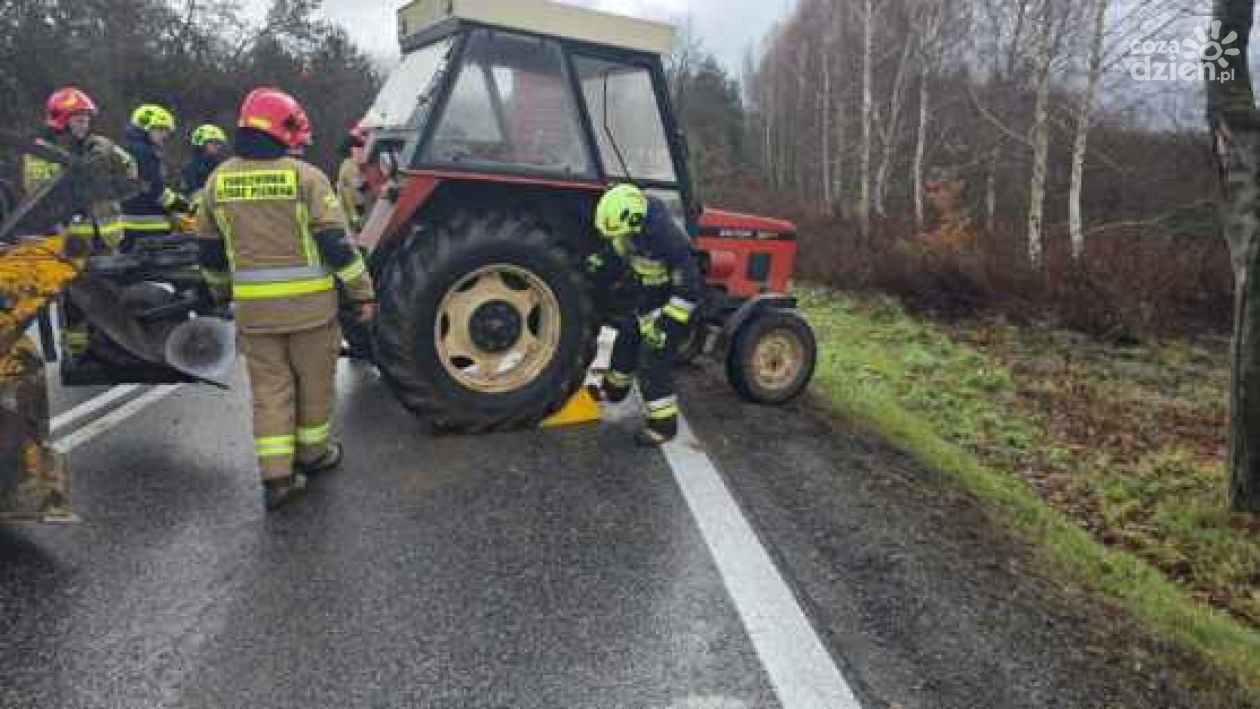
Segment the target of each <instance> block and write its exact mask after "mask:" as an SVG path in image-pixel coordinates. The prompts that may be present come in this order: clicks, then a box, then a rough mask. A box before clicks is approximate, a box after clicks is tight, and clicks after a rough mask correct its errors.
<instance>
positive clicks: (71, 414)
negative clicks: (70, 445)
mask: <svg viewBox="0 0 1260 709" xmlns="http://www.w3.org/2000/svg"><path fill="white" fill-rule="evenodd" d="M140 389H141V386H140V385H139V384H126V385H123V386H116V387H114V388H112V389H110V390H109V391H107V392H105V393H104V394H101V395H100V396H94V397H92V398H91V399H88V400H87V401H85V402H83V403H81V404H79V405H78V406H76V407H74V408H73V409H70V410H69V411H66V412H64V413H62V414H58V415H57V416H54V417H53V419H52V421H50V422H49V425H50V426H51V428H52V433H53V435H54V436H56V435H58V433H59V432H60V431H61V430H62V429H65V428H69V427H71V426H72V425H73V424H75V423H78V422H80V421H85V420H87V419H90V418H92V417H93V416H96V415H97V413H99V412H100V411H102V410H103V409H107V408H109V407H111V406H113V405H115V404H117V403H118V402H120V401H122V400H123V399H127V398H129V397H131V396H134V395H135V394H136V393H138V392H139V390H140Z"/></svg>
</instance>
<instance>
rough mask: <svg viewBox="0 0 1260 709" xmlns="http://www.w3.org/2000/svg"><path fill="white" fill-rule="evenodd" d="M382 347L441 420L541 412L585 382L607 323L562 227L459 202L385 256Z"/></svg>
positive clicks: (393, 383) (418, 399)
mask: <svg viewBox="0 0 1260 709" xmlns="http://www.w3.org/2000/svg"><path fill="white" fill-rule="evenodd" d="M378 291H379V292H378V294H377V297H378V300H379V302H380V313H379V315H378V316H377V321H376V324H375V327H374V344H375V347H374V352H373V354H374V357H375V360H376V364H377V366H378V367H379V368H380V371H381V373H382V374H383V375H384V377H385V379H386V381H387V382H388V383H389V384H390V387H391V388H392V389H393V391H394V394H395V395H396V396H397V397H398V399H399V400H400V401H401V402H402V403H403V405H404V406H406V407H407V408H408V409H409V410H411V411H412V412H414V413H416V414H418V415H420V416H423V417H427V418H429V419H430V420H431V421H432V422H433V424H434V425H435V426H436V427H438V428H439V429H442V430H448V431H457V432H466V433H478V432H482V431H494V430H505V429H514V428H521V427H526V426H531V425H534V424H536V423H537V422H539V421H541V420H542V419H543V418H545V417H546V416H547V415H548V414H551V413H552V412H554V411H556V410H557V409H559V408H560V407H561V406H563V405H564V403H565V402H566V401H568V399H569V397H570V396H572V395H573V393H574V392H576V391H577V389H578V388H579V387H580V386H581V385H582V383H583V381H584V380H585V377H586V370H587V367H588V366H590V363H591V360H592V359H593V358H594V356H595V347H596V329H597V326H598V323H597V320H596V317H595V314H594V310H593V307H592V304H591V298H590V295H589V294H588V292H587V289H586V286H585V284H584V282H583V280H582V278H581V276H580V274H579V272H578V270H577V268H576V267H575V265H574V263H573V259H572V258H571V257H570V255H569V253H568V252H566V251H565V250H564V249H563V248H562V247H561V240H560V238H559V235H558V234H555V233H553V231H552V229H551V227H549V226H548V225H547V224H546V223H545V222H544V221H542V220H541V219H538V218H535V217H533V216H531V215H529V214H513V213H488V214H477V215H473V214H469V213H467V212H457V213H455V214H453V215H451V216H449V217H446V218H442V219H439V220H437V222H436V223H435V224H433V225H431V226H425V227H423V228H417V229H416V230H415V231H414V232H413V233H412V234H411V236H410V237H409V239H408V241H407V243H405V244H403V245H402V246H401V248H399V249H398V250H397V251H396V252H394V253H393V254H392V255H391V257H390V258H389V260H388V261H387V262H386V263H385V264H383V265H382V267H381V273H380V277H379V279H378Z"/></svg>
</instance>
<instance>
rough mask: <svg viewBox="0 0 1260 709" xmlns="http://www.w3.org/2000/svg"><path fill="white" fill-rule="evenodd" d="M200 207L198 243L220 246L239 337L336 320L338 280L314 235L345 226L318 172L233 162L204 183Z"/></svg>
mask: <svg viewBox="0 0 1260 709" xmlns="http://www.w3.org/2000/svg"><path fill="white" fill-rule="evenodd" d="M203 202H204V204H203V207H202V209H201V210H200V212H199V214H198V231H199V236H200V237H201V238H210V239H222V240H223V241H224V244H225V251H226V253H227V259H228V265H229V269H230V271H231V280H232V297H233V299H234V300H235V301H236V303H237V305H236V308H237V322H238V323H239V324H240V326H241V328H242V330H244V331H246V332H251V331H252V332H273V333H274V332H295V331H299V330H305V329H309V328H313V327H318V326H320V325H323V324H325V323H327V322H328V321H329V320H331V319H333V318H334V317H335V316H336V311H337V297H336V281H335V276H336V275H340V274H334V273H333V271H332V269H330V268H328V267H327V266H326V265H325V264H324V263H323V260H322V259H321V256H320V251H319V247H318V245H317V244H316V241H315V236H314V235H315V234H316V233H319V232H321V231H324V230H328V229H339V230H345V228H346V222H345V216H344V215H343V214H342V211H341V207H340V204H339V202H338V199H337V196H336V194H334V192H333V189H332V186H331V185H330V184H329V183H328V178H327V177H325V176H324V175H323V173H321V172H320V171H319V170H318V169H317V168H315V167H314V166H312V165H309V164H307V163H304V162H302V161H300V160H296V159H293V158H280V159H277V160H246V159H243V158H232V159H229V160H228V161H226V162H224V163H223V164H222V165H220V166H219V168H218V169H216V170H215V171H214V173H213V174H212V175H211V176H210V178H209V180H208V181H207V183H206V186H205V190H204V193H203ZM360 263H361V262H360ZM347 275H349V274H347Z"/></svg>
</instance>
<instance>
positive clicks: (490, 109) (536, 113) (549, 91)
mask: <svg viewBox="0 0 1260 709" xmlns="http://www.w3.org/2000/svg"><path fill="white" fill-rule="evenodd" d="M460 64H461V66H460V71H459V75H458V77H456V79H455V84H454V87H453V90H452V91H451V95H450V99H449V100H448V102H447V104H446V108H445V109H444V111H443V113H442V116H441V119H440V120H439V122H438V124H437V131H436V132H435V133H434V136H433V139H432V141H431V142H430V145H429V148H428V152H427V154H426V155H425V161H426V162H428V163H433V164H442V165H450V166H456V165H458V166H460V167H465V168H473V169H482V170H493V171H511V172H517V171H527V172H548V173H557V174H561V175H564V176H589V175H590V174H591V173H592V167H591V164H590V162H591V161H590V156H589V153H588V152H587V150H586V144H585V141H584V140H583V138H582V129H581V125H582V124H581V121H580V119H579V114H578V108H577V105H576V104H575V102H574V100H573V97H572V95H571V92H570V91H569V84H568V81H567V80H566V77H565V73H564V54H563V52H562V51H561V49H560V46H559V44H558V43H556V42H554V41H552V40H549V39H543V38H538V37H530V36H524V35H515V34H511V33H506V32H494V31H490V30H477V31H476V32H474V33H473V34H472V37H471V39H470V41H469V44H468V49H467V50H466V51H465V52H464V58H463V61H461V62H460Z"/></svg>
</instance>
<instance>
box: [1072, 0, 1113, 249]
mask: <svg viewBox="0 0 1260 709" xmlns="http://www.w3.org/2000/svg"><path fill="white" fill-rule="evenodd" d="M1107 4H1108V0H1094V22H1093V34H1092V35H1091V39H1090V43H1089V69H1088V72H1089V74H1088V77H1087V78H1086V80H1085V92H1084V93H1082V94H1081V103H1080V106H1079V108H1078V109H1077V113H1076V138H1075V139H1074V140H1073V142H1072V185H1071V187H1070V188H1069V193H1068V231H1069V232H1070V233H1071V238H1072V260H1073V261H1076V262H1080V260H1081V259H1082V258H1083V257H1084V256H1085V227H1084V224H1083V222H1084V220H1083V219H1082V217H1081V189H1082V183H1083V182H1084V181H1085V148H1086V141H1087V140H1088V138H1089V127H1090V121H1091V118H1092V114H1091V111H1092V109H1093V106H1094V98H1095V95H1096V94H1097V91H1098V77H1099V75H1100V74H1102V51H1103V35H1104V31H1105V29H1106V26H1107Z"/></svg>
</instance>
